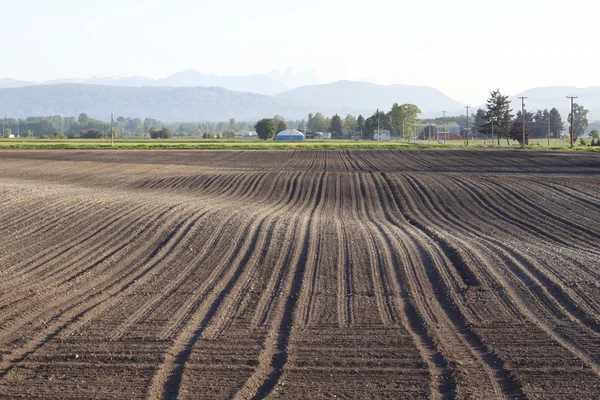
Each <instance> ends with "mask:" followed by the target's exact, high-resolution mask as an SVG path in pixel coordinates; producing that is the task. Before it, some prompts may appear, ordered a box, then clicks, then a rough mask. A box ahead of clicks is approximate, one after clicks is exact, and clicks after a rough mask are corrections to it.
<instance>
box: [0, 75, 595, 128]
mask: <svg viewBox="0 0 600 400" xmlns="http://www.w3.org/2000/svg"><path fill="white" fill-rule="evenodd" d="M324 80H325V78H323V77H321V76H319V75H318V74H317V73H316V72H315V71H292V70H287V71H285V72H283V73H282V72H278V71H271V72H269V73H267V74H256V75H248V76H233V77H227V76H218V75H214V74H211V75H203V74H201V73H199V72H197V71H194V70H186V71H182V72H179V73H177V74H173V75H170V76H168V77H166V78H164V79H156V80H154V79H149V78H144V77H94V78H88V79H61V80H54V81H49V82H45V83H44V84H39V83H36V82H27V81H18V80H14V79H0V113H2V114H6V115H7V116H11V117H17V118H24V117H28V116H40V115H64V116H77V115H78V114H79V113H81V112H86V113H88V114H89V115H90V116H92V117H94V118H99V119H104V120H106V119H107V116H108V115H110V113H111V112H114V113H115V114H116V115H117V116H120V115H122V116H128V117H139V118H145V117H151V118H157V119H161V120H164V121H203V120H226V119H229V118H236V119H238V120H257V119H260V118H263V117H270V116H273V115H275V114H279V115H282V116H284V117H285V118H288V119H301V118H306V117H307V115H308V113H309V112H312V113H315V112H322V113H323V114H325V115H333V114H336V113H337V114H340V115H341V116H342V117H343V116H345V115H346V114H348V113H351V114H353V115H358V114H362V115H363V116H365V117H367V116H370V115H372V114H373V112H374V111H375V110H376V109H381V110H385V111H387V110H389V109H390V108H391V106H392V104H393V103H399V104H403V103H412V104H416V105H417V106H419V107H420V108H421V110H422V111H423V114H422V115H421V117H424V118H429V117H438V116H440V115H441V114H442V111H443V110H445V111H447V112H448V114H447V115H459V114H462V113H464V109H463V107H462V105H461V104H460V103H459V102H457V101H455V100H453V99H452V98H450V97H448V96H447V95H445V94H444V93H442V92H441V91H439V90H437V89H435V88H432V87H427V86H411V85H389V86H383V85H376V84H373V83H368V82H355V81H338V82H333V83H320V84H319V83H318V82H321V81H324ZM571 94H573V95H575V96H579V97H580V98H579V99H577V102H578V103H580V104H582V105H584V106H585V107H586V108H587V109H588V110H589V111H590V112H589V114H588V119H589V120H590V121H592V120H598V119H600V86H599V87H591V88H586V89H579V88H574V87H546V88H534V89H530V90H528V91H525V92H523V93H522V94H519V95H517V96H514V97H512V98H511V100H512V101H513V103H512V106H513V109H514V111H515V113H516V111H517V110H519V109H520V107H521V103H520V101H519V100H518V99H517V97H518V96H526V97H528V99H527V100H526V103H525V104H526V108H527V109H528V110H537V109H544V108H552V107H557V108H558V110H559V111H560V112H561V114H562V115H563V120H566V118H567V114H568V112H569V101H568V99H566V96H568V95H571ZM480 107H483V105H482V106H480ZM475 111H476V109H473V112H475Z"/></svg>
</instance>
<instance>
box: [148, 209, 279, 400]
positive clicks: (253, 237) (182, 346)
mask: <svg viewBox="0 0 600 400" xmlns="http://www.w3.org/2000/svg"><path fill="white" fill-rule="evenodd" d="M270 213H271V210H270V209H267V210H264V211H262V213H261V214H259V215H257V216H256V217H255V218H253V221H251V222H250V224H249V225H247V226H246V228H245V230H244V231H245V232H246V234H245V235H243V236H242V237H246V240H244V241H243V242H244V245H243V246H242V249H243V251H242V252H240V253H238V255H237V257H236V259H235V260H230V261H229V262H227V263H226V264H224V265H223V266H222V267H220V268H219V267H217V268H216V269H224V268H225V269H226V272H225V273H224V274H223V275H222V276H221V277H220V278H219V280H218V281H217V282H215V284H214V285H212V286H213V290H211V291H210V292H208V293H207V294H206V295H205V297H204V298H203V299H202V301H201V303H200V304H198V306H197V309H196V311H195V312H194V314H193V316H192V321H194V320H200V322H199V324H197V325H196V324H188V325H187V326H186V327H185V329H184V330H183V331H181V333H180V334H179V335H178V337H177V338H175V340H174V343H173V347H172V349H171V350H170V351H169V353H167V354H166V355H165V359H164V361H163V363H162V364H161V366H160V368H159V369H158V370H157V372H156V374H155V376H154V379H153V384H152V387H151V390H150V392H149V396H150V398H177V397H178V396H179V392H180V389H181V382H182V378H183V375H184V371H185V364H186V363H187V361H188V360H189V357H190V355H191V353H192V349H193V348H194V346H195V344H196V343H197V342H198V340H199V339H200V338H201V337H202V335H203V334H204V332H205V330H206V328H207V326H208V325H209V323H210V321H211V320H212V318H214V316H215V315H216V313H217V312H218V310H219V308H220V307H221V305H222V304H223V301H224V300H225V298H227V296H229V295H230V293H231V291H232V289H233V288H234V287H235V286H236V284H237V281H238V279H239V278H240V276H241V275H242V274H243V271H244V269H245V268H246V266H247V265H246V264H247V263H248V261H249V259H250V257H251V256H252V252H253V251H254V249H255V246H256V245H257V243H260V242H259V241H260V240H267V238H266V237H265V235H266V233H267V232H266V231H265V229H264V223H265V220H266V219H267V217H268V216H269V214H270ZM248 233H252V234H248ZM238 242H239V243H241V242H242V239H241V238H240V240H239V241H238Z"/></svg>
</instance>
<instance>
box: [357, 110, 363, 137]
mask: <svg viewBox="0 0 600 400" xmlns="http://www.w3.org/2000/svg"><path fill="white" fill-rule="evenodd" d="M356 131H357V132H358V133H361V134H362V133H363V132H364V131H365V117H363V116H362V114H359V115H358V118H356Z"/></svg>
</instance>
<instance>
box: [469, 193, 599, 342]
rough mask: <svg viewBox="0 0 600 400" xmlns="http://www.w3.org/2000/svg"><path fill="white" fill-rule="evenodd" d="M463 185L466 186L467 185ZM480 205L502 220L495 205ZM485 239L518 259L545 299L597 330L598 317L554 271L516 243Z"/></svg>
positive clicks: (489, 223)
mask: <svg viewBox="0 0 600 400" xmlns="http://www.w3.org/2000/svg"><path fill="white" fill-rule="evenodd" d="M465 184H466V183H465V182H461V183H460V184H459V185H460V186H463V185H465ZM463 187H465V188H467V186H463ZM467 190H468V191H469V192H470V193H472V194H473V196H476V197H477V198H481V196H483V194H481V193H478V192H476V189H473V188H468V189H467ZM480 207H481V208H482V209H485V210H487V211H488V212H490V213H492V214H495V215H497V216H498V217H499V218H500V221H502V220H503V215H504V214H503V213H502V212H499V211H498V208H497V207H495V206H492V205H491V204H490V203H488V202H487V201H484V202H481V203H480ZM487 224H488V225H492V226H493V225H495V223H492V222H488V223H487ZM511 226H512V225H511ZM507 232H509V231H507ZM487 239H488V240H490V241H495V243H497V245H498V246H500V248H502V249H503V251H504V252H506V253H509V254H510V255H511V256H512V257H513V258H514V259H518V260H519V264H521V265H522V269H526V270H527V276H528V281H529V280H531V279H535V281H536V282H537V285H539V287H540V288H541V293H543V294H545V297H546V298H547V299H550V298H554V299H555V301H556V302H558V303H559V304H560V305H561V308H563V309H565V310H567V311H569V312H571V317H572V318H575V319H576V320H580V321H581V322H582V323H583V324H585V325H587V326H588V327H590V328H591V329H593V330H594V331H596V332H599V331H598V328H599V327H600V325H599V324H598V318H597V317H596V316H594V315H593V312H591V311H590V310H586V309H585V308H583V309H582V307H581V305H582V304H585V303H586V302H585V300H583V299H580V298H579V296H577V294H576V293H574V291H573V290H572V289H570V288H567V287H565V285H564V284H563V283H561V281H560V278H559V277H558V276H556V274H555V273H553V272H551V271H550V270H549V269H548V267H545V266H543V265H541V264H540V263H538V262H535V260H533V259H531V258H529V257H528V256H527V255H526V252H525V251H521V250H519V249H518V246H519V245H518V244H515V245H513V247H507V246H506V245H505V243H503V242H502V241H499V240H496V239H493V238H492V237H488V238H487Z"/></svg>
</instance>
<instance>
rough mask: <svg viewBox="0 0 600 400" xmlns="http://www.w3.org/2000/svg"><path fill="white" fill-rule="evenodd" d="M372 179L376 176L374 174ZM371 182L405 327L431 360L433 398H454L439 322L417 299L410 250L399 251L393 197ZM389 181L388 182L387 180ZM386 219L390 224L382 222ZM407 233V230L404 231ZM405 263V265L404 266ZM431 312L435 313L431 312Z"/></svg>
mask: <svg viewBox="0 0 600 400" xmlns="http://www.w3.org/2000/svg"><path fill="white" fill-rule="evenodd" d="M370 178H371V179H372V178H373V177H372V176H370ZM371 183H372V184H371V185H369V188H370V194H369V196H368V197H367V198H368V199H370V200H371V202H370V204H374V205H376V206H375V207H369V208H368V209H367V210H368V215H369V221H368V225H369V226H370V227H371V229H372V230H373V231H374V232H376V235H377V238H378V241H379V245H378V246H377V248H378V249H383V250H382V252H383V254H384V256H385V260H384V262H383V265H385V266H387V272H386V274H388V275H389V276H390V282H391V284H392V285H393V291H394V293H395V298H394V300H395V302H396V303H397V308H398V309H399V310H400V313H399V316H400V320H401V322H402V326H403V327H405V328H406V329H407V330H408V332H409V334H410V336H411V337H412V340H413V342H414V344H415V346H416V347H417V349H418V350H419V353H420V355H421V357H422V359H423V360H424V361H425V362H426V363H427V366H428V370H429V375H430V377H429V379H430V381H431V385H430V393H429V397H430V398H433V399H440V398H441V399H446V398H452V397H454V396H455V395H456V380H455V378H454V373H455V371H453V370H451V368H450V367H449V365H448V360H447V359H446V358H445V357H444V356H443V355H442V354H441V352H440V349H439V345H438V344H437V343H436V342H437V340H436V339H437V338H435V337H434V336H433V335H432V334H431V333H430V332H434V331H435V324H436V322H435V321H433V320H427V319H426V318H427V317H426V316H427V314H429V313H428V312H426V311H423V310H425V309H427V308H428V306H426V304H427V302H426V301H425V300H424V299H420V300H418V299H416V297H417V293H419V294H420V295H423V294H424V292H421V291H420V290H417V289H416V283H415V279H414V277H413V278H411V277H409V273H407V271H406V269H405V265H406V264H408V263H409V262H406V261H405V262H404V263H403V262H402V259H403V260H408V259H409V255H408V253H403V254H398V253H399V250H400V249H402V248H403V247H404V246H403V240H402V239H401V237H399V235H398V233H397V232H396V233H395V232H394V230H395V229H398V225H397V224H398V221H397V220H394V219H393V218H390V212H389V210H387V207H388V206H389V204H391V203H393V201H394V200H393V196H392V195H391V193H390V192H389V190H386V187H385V185H382V182H381V181H379V180H372V182H371ZM383 183H384V184H385V182H383ZM382 221H386V222H388V223H389V225H388V223H381V222H382ZM402 234H403V235H404V234H405V233H404V232H402ZM403 264H404V265H403ZM430 315H431V314H430Z"/></svg>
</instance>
